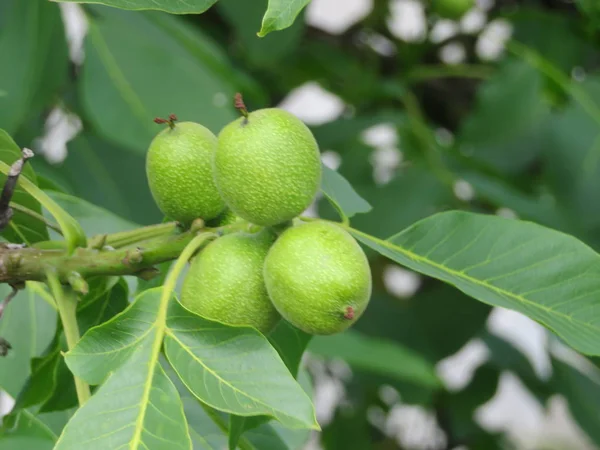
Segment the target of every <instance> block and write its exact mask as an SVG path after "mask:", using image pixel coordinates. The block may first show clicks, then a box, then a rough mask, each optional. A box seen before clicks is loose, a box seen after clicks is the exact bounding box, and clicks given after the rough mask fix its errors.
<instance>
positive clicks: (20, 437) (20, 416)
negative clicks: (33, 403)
mask: <svg viewBox="0 0 600 450" xmlns="http://www.w3.org/2000/svg"><path fill="white" fill-rule="evenodd" d="M8 422H9V423H8ZM57 438H58V436H56V434H54V432H53V431H52V430H51V429H50V428H49V427H48V426H47V425H46V424H45V423H44V422H43V421H42V420H40V418H39V417H37V416H35V415H33V414H32V413H31V412H29V411H27V410H22V411H20V412H18V413H17V414H15V415H14V416H13V415H12V414H11V416H10V417H5V418H4V422H3V426H2V427H0V450H52V449H53V447H54V443H55V442H56V439H57Z"/></svg>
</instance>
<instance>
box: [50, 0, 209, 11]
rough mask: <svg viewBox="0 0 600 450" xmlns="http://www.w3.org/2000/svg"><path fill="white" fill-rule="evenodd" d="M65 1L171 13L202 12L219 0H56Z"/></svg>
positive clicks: (58, 0)
mask: <svg viewBox="0 0 600 450" xmlns="http://www.w3.org/2000/svg"><path fill="white" fill-rule="evenodd" d="M54 1H57V2H63V3H96V4H99V5H106V6H112V7H114V8H119V9H129V10H133V11H140V10H144V9H155V10H158V11H165V12H168V13H171V14H200V13H203V12H204V11H206V10H207V9H208V8H210V7H211V6H212V5H214V4H215V3H216V2H217V0H54Z"/></svg>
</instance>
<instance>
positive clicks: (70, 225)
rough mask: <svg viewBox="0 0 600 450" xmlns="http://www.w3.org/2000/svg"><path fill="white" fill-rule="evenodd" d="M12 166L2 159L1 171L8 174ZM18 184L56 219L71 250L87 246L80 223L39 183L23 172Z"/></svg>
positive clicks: (0, 163)
mask: <svg viewBox="0 0 600 450" xmlns="http://www.w3.org/2000/svg"><path fill="white" fill-rule="evenodd" d="M9 171H10V166H9V165H8V164H6V163H5V162H3V161H0V172H2V173H3V174H5V175H6V174H8V173H9ZM18 184H19V186H20V187H22V188H23V190H24V191H25V192H27V193H28V194H29V195H31V196H32V197H33V198H34V199H36V200H37V201H38V202H39V203H40V204H41V205H42V206H43V207H44V208H46V209H47V210H48V212H49V213H50V214H51V215H52V217H54V219H56V221H57V222H58V225H59V226H60V229H61V232H62V235H63V237H64V238H65V241H66V242H67V248H68V249H69V251H73V250H74V249H75V248H76V247H85V246H86V244H87V238H86V236H85V233H84V231H83V229H82V228H81V226H80V225H79V223H78V222H77V221H76V220H75V219H74V218H73V217H72V216H71V215H69V214H68V213H67V212H66V211H65V210H64V209H62V208H61V207H60V206H59V205H58V204H57V203H56V202H55V201H54V200H52V198H50V196H48V194H46V193H45V192H44V191H42V190H41V189H40V188H39V187H37V185H36V184H35V183H34V182H32V181H30V180H29V179H27V177H26V176H24V175H23V174H21V176H20V177H19V181H18Z"/></svg>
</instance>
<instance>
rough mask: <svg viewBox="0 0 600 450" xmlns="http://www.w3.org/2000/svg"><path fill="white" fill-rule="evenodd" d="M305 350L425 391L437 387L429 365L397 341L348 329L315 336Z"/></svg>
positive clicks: (435, 377) (434, 375) (431, 367)
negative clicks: (331, 334)
mask: <svg viewBox="0 0 600 450" xmlns="http://www.w3.org/2000/svg"><path fill="white" fill-rule="evenodd" d="M308 349H309V350H310V351H311V352H312V353H315V354H317V355H321V356H325V357H327V358H341V359H343V360H345V361H346V362H347V363H348V364H350V365H351V366H353V367H355V368H357V369H359V370H364V371H368V372H372V373H377V374H379V375H385V376H388V377H392V378H396V379H398V380H401V381H410V382H412V383H416V384H420V385H423V386H426V387H429V388H438V387H441V382H440V380H439V379H438V378H437V376H436V374H435V367H434V366H433V364H431V363H430V362H428V361H427V360H425V359H424V358H423V357H421V356H420V355H419V354H418V353H415V352H414V351H412V350H410V349H408V348H405V347H403V346H402V345H401V344H399V343H397V342H393V341H388V340H384V339H377V338H372V337H369V336H366V335H363V334H361V333H359V332H357V331H352V330H350V331H346V332H344V333H341V334H337V335H333V336H316V337H315V338H314V339H313V340H312V342H311V343H310V345H309V347H308Z"/></svg>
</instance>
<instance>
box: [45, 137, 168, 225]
mask: <svg viewBox="0 0 600 450" xmlns="http://www.w3.org/2000/svg"><path fill="white" fill-rule="evenodd" d="M157 131H158V130H157ZM68 147H69V153H68V156H67V158H66V159H65V160H64V161H63V162H62V163H61V164H60V165H58V166H52V170H53V171H54V172H58V173H59V174H61V175H63V176H64V179H65V181H66V182H67V183H68V184H69V187H70V190H71V191H72V192H74V193H76V194H77V195H78V196H79V197H80V198H82V199H83V200H87V201H88V202H91V203H93V204H95V205H98V206H100V207H102V208H106V209H108V210H109V211H112V212H113V213H115V214H116V215H118V216H121V217H123V218H126V219H128V220H130V221H132V222H135V223H139V224H143V225H149V224H152V223H157V222H160V221H161V219H162V217H163V216H162V213H161V212H160V211H159V210H158V207H157V206H156V203H155V202H154V199H153V198H152V195H151V194H150V189H149V187H148V181H147V179H146V162H145V158H144V156H143V155H141V154H138V153H134V152H128V151H125V150H124V149H122V148H119V147H118V146H115V145H112V144H110V143H108V142H106V141H104V140H102V139H100V138H98V137H97V136H94V135H92V134H90V133H87V134H86V133H84V134H80V135H79V136H77V137H76V138H75V139H74V140H73V141H71V142H70V143H69V145H68Z"/></svg>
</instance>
